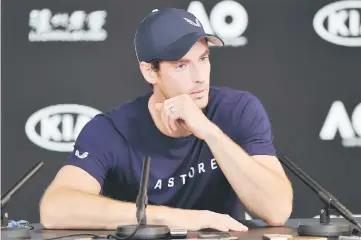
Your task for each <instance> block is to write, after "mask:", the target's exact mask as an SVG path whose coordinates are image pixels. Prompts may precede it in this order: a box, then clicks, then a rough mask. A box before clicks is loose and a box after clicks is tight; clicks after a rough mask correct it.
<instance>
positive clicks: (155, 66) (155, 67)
mask: <svg viewBox="0 0 361 240" xmlns="http://www.w3.org/2000/svg"><path fill="white" fill-rule="evenodd" d="M160 62H161V60H160V59H157V58H156V59H153V60H152V61H150V64H151V66H152V68H153V70H154V71H156V72H158V71H159V69H160Z"/></svg>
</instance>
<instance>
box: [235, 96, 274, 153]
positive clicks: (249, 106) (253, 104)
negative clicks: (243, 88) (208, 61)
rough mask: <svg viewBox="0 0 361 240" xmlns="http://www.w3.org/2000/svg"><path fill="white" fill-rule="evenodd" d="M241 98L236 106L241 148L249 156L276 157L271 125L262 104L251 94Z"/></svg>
mask: <svg viewBox="0 0 361 240" xmlns="http://www.w3.org/2000/svg"><path fill="white" fill-rule="evenodd" d="M242 98H244V99H243V100H241V101H239V102H238V104H237V106H236V108H237V110H238V111H236V112H237V119H238V120H237V121H238V123H237V128H238V131H239V138H238V140H239V143H240V145H241V147H242V148H243V149H244V150H245V151H246V152H247V153H248V154H249V155H251V156H252V155H272V156H276V149H275V147H274V145H273V134H272V129H271V123H270V120H269V118H268V115H267V113H266V110H265V109H264V107H263V105H262V103H261V102H260V100H259V99H258V98H257V97H255V96H254V95H252V94H251V93H246V94H245V95H244V96H242ZM245 99H247V100H246V101H245Z"/></svg>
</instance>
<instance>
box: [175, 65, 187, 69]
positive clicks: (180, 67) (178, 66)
mask: <svg viewBox="0 0 361 240" xmlns="http://www.w3.org/2000/svg"><path fill="white" fill-rule="evenodd" d="M186 66H187V65H186V64H184V63H181V64H178V65H177V66H176V68H177V69H180V70H182V69H184V68H185V67H186Z"/></svg>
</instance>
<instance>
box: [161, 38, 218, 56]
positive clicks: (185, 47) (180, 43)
mask: <svg viewBox="0 0 361 240" xmlns="http://www.w3.org/2000/svg"><path fill="white" fill-rule="evenodd" d="M203 38H205V39H207V41H208V42H210V43H211V44H213V45H215V46H223V45H224V43H223V41H222V40H221V39H220V38H218V37H217V36H214V35H211V34H204V33H199V32H193V33H188V34H186V35H184V36H183V37H181V38H179V39H178V40H177V41H175V42H173V43H172V44H171V45H169V47H167V48H166V49H164V50H163V51H161V52H160V53H159V54H157V55H156V56H155V57H154V58H157V59H160V60H165V61H176V60H178V59H180V58H182V57H183V56H184V55H186V54H187V52H188V51H189V49H191V47H192V46H193V45H194V44H195V43H196V42H198V41H199V40H201V39H203Z"/></svg>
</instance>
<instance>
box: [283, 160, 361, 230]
mask: <svg viewBox="0 0 361 240" xmlns="http://www.w3.org/2000/svg"><path fill="white" fill-rule="evenodd" d="M278 159H279V160H280V161H281V162H282V163H283V164H284V165H285V166H286V167H287V168H288V169H289V170H290V171H291V172H293V173H294V174H295V175H296V176H297V177H298V178H299V179H300V180H302V182H303V183H305V184H306V185H307V186H308V187H310V188H311V189H312V190H313V191H314V192H315V193H316V194H317V195H318V197H319V198H320V199H321V200H322V201H323V202H324V204H325V207H324V208H322V209H321V211H320V222H319V223H317V224H299V225H298V228H297V232H298V235H300V236H319V237H338V236H349V235H351V226H350V225H349V224H341V223H330V211H331V210H337V211H338V212H339V213H340V214H341V215H342V216H343V217H344V218H345V219H347V220H348V221H349V222H350V223H352V224H354V225H356V227H357V228H359V230H357V229H354V232H355V233H356V235H359V234H360V231H361V224H360V223H359V222H358V221H357V220H356V218H355V217H354V216H353V214H352V213H351V212H350V211H349V210H348V209H347V208H346V207H345V206H343V205H342V204H341V203H340V202H339V201H338V200H337V199H336V198H335V197H334V196H332V194H331V193H329V192H328V191H326V190H325V189H324V188H323V187H321V186H320V185H319V184H318V183H317V182H316V181H315V180H313V179H312V178H311V177H310V176H308V175H307V174H306V173H305V172H304V171H303V170H301V169H300V168H299V167H298V166H297V165H296V164H295V163H293V162H292V161H291V160H290V159H289V158H288V157H286V156H282V157H278Z"/></svg>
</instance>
